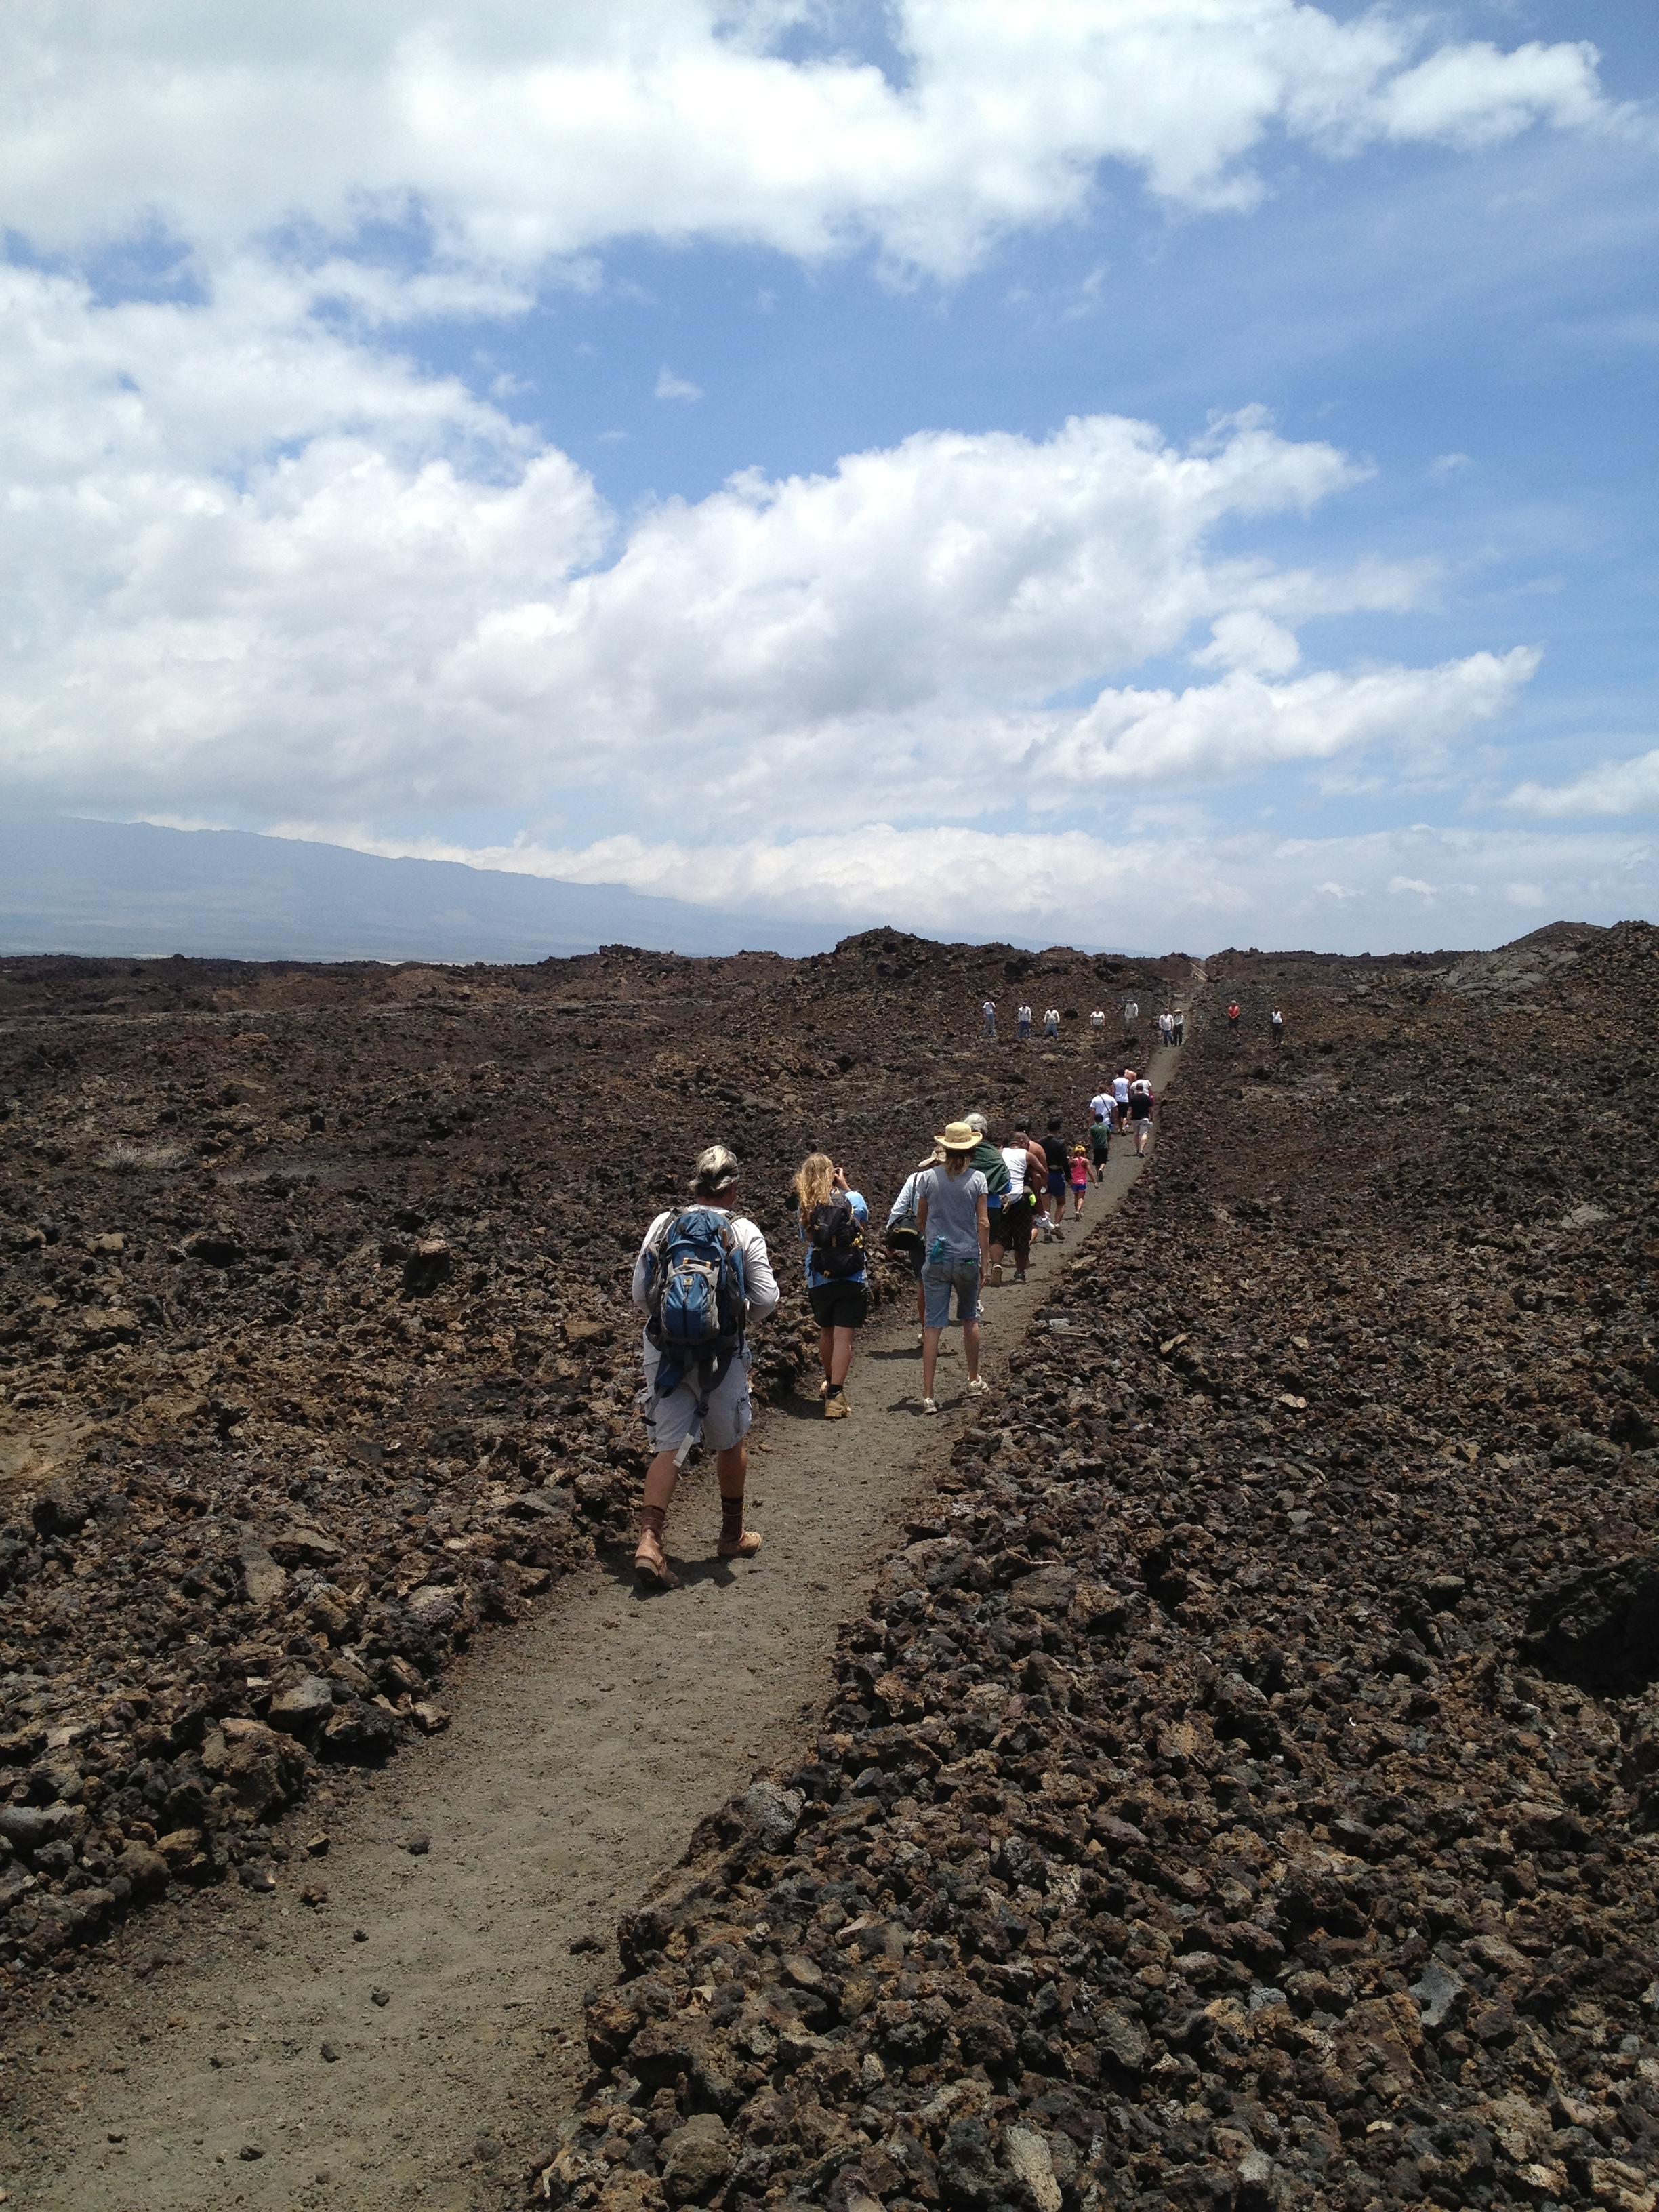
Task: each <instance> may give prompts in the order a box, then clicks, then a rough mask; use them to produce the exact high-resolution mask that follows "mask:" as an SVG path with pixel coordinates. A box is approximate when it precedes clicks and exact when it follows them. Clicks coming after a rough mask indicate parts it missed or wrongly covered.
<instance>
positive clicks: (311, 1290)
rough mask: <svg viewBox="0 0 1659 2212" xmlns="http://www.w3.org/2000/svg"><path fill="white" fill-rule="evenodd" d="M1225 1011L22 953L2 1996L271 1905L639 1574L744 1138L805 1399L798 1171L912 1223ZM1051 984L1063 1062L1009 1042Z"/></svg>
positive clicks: (827, 978)
mask: <svg viewBox="0 0 1659 2212" xmlns="http://www.w3.org/2000/svg"><path fill="white" fill-rule="evenodd" d="M1191 972H1192V970H1191V963H1189V962H1188V961H1186V960H1184V959H1180V958H1176V959H1173V960H1170V961H1165V962H1143V961H1121V962H1120V961H1114V960H1109V959H1108V960H1088V959H1085V958H1084V957H1082V956H1081V955H1079V954H1075V953H1069V952H1064V951H1060V952H1054V953H1052V954H1046V955H1042V956H1036V955H1032V954H1029V953H1024V952H1019V951H1014V950H1013V949H1012V948H1009V947H1006V946H1005V947H989V948H987V947H971V948H969V947H948V946H938V945H927V944H923V943H921V942H920V941H919V940H916V939H909V938H904V937H901V936H898V935H896V934H895V933H891V932H876V933H870V934H868V935H866V936H864V937H861V938H858V939H851V940H849V941H848V943H847V944H845V945H842V946H841V947H839V948H838V949H837V951H836V952H835V953H834V954H833V955H824V956H821V957H817V958H814V959H811V960H807V961H799V962H796V961H787V960H783V959H780V958H777V957H773V956H769V955H748V956H743V957H738V958H736V959H732V960H720V961H689V960H681V959H676V958H672V957H665V956H660V955H655V954H649V953H640V952H635V951H628V950H626V949H623V948H617V949H613V950H611V951H607V952H605V953H602V954H599V955H596V956H594V957H590V958H586V959H579V960H574V961H557V962H554V961H550V962H547V963H543V964H542V965H541V966H539V967H534V968H520V969H501V968H485V967H475V968H469V969H442V970H440V969H426V968H419V967H404V968H391V969H388V968H383V967H379V966H375V965H373V964H368V963H362V964H356V965H349V964H348V965H342V966H336V967H310V966H304V965H300V964H295V963H270V964H252V963H234V962H207V961H197V960H184V959H174V960H154V961H143V962H121V961H94V960H80V959H33V958H32V959H13V960H5V961H0V2003H9V2004H12V2005H21V2006H25V2007H27V2005H29V2004H32V2003H33V2002H36V1996H37V1995H38V1992H36V1995H32V1994H31V1991H32V1990H34V1987H35V1984H37V1983H38V1981H39V1979H40V1974H41V1972H42V1970H46V1982H47V1983H48V1984H52V1985H53V1986H55V1987H58V1988H60V1989H61V1986H62V1984H63V1982H64V1978H72V1976H73V1973H74V1971H75V1962H76V1959H77V1958H78V1957H80V1956H82V1955H83V1953H84V1949H85V1947H87V1946H90V1945H96V1944H97V1943H98V1942H100V1940H101V1939H102V1938H103V1937H104V1936H106V1934H107V1933H108V1931H109V1930H110V1929H112V1927H113V1926H114V1925H115V1924H117V1923H118V1922H119V1921H120V1920H121V1919H122V1918H124V1917H126V1916H128V1915H130V1914H131V1912H132V1911H134V1910H135V1909H137V1907H139V1906H141V1905H142V1904H143V1901H144V1900H145V1899H146V1898H147V1897H149V1896H151V1895H154V1894H156V1893H161V1892H164V1891H166V1890H167V1888H168V1887H170V1886H172V1887H177V1886H178V1885H181V1884H185V1885H187V1884H191V1883H199V1882H206V1881H213V1880H215V1879H217V1878H219V1877H221V1876H222V1875H226V1874H228V1873H230V1874H234V1875H238V1876H239V1877H240V1879H242V1880H243V1881H246V1882H247V1883H248V1884H250V1886H252V1887H255V1888H264V1889H268V1888H270V1887H271V1886H272V1884H273V1882H274V1881H275V1880H276V1873H275V1869H276V1867H277V1866H278V1865H279V1864H280V1863H281V1862H282V1861H283V1859H284V1858H285V1857H287V1856H288V1853H289V1844H288V1843H286V1842H285V1841H284V1839H283V1835H282V1833H281V1832H277V1831H276V1829H274V1828H273V1822H274V1821H275V1820H276V1816H277V1814H279V1813H280V1812H281V1811H282V1810H283V1808H285V1807H287V1806H289V1805H291V1804H292V1803H294V1802H295V1800H296V1799H297V1798H299V1797H300V1796H301V1795H302V1794H304V1793H305V1792H306V1791H307V1790H316V1791H317V1792H318V1794H319V1802H324V1793H325V1790H326V1786H327V1785H326V1775H327V1770H328V1769H329V1767H330V1766H331V1765H339V1764H349V1765H362V1764H364V1763H373V1762H375V1761H378V1760H380V1759H384V1758H385V1757H386V1756H387V1755H388V1754H390V1753H392V1752H394V1751H395V1749H396V1747H397V1745H398V1742H399V1741H400V1740H402V1739H403V1738H404V1737H406V1736H407V1735H410V1733H411V1732H412V1731H416V1730H420V1729H426V1730H431V1729H438V1728H441V1727H442V1726H443V1724H444V1722H445V1719H446V1712H445V1708H444V1706H443V1705H442V1703H441V1695H442V1680H443V1669H444V1667H445V1664H446V1662H447V1659H448V1657H449V1655H450V1654H451V1653H452V1652H453V1650H455V1649H456V1648H457V1647H458V1646H460V1645H465V1644H466V1643H467V1642H468V1641H469V1639H471V1638H472V1637H473V1636H474V1635H475V1634H476V1633H477V1631H478V1629H479V1628H480V1627H481V1626H488V1625H489V1624H490V1623H493V1622H499V1621H506V1620H512V1619H513V1617H515V1616H516V1615H518V1614H519V1613H521V1612H522V1611H523V1609H524V1607H526V1605H527V1604H529V1603H531V1602H532V1601H534V1600H535V1599H536V1597H537V1596H538V1595H539V1594H540V1593H542V1592H544V1591H546V1590H549V1589H552V1588H554V1587H556V1583H557V1582H558V1580H559V1578H560V1577H561V1576H562V1575H563V1574H564V1573H565V1572H567V1571H568V1570H569V1569H570V1568H571V1567H572V1566H573V1565H574V1564H576V1563H578V1562H579V1561H581V1560H584V1559H591V1558H592V1556H593V1553H594V1551H595V1548H596V1547H597V1546H600V1545H604V1544H606V1543H609V1542H611V1541H616V1540H617V1539H618V1538H619V1537H621V1536H622V1535H623V1534H625V1532H626V1530H627V1528H628V1527H629V1517H630V1512H631V1508H632V1505H633V1504H634V1502H635V1496H636V1492H637V1485H638V1478H639V1475H640V1473H641V1468H642V1465H643V1455H642V1449H641V1445H642V1431H641V1426H640V1424H639V1421H638V1419H637V1416H636V1413H635V1407H634V1399H635V1393H636V1391H637V1389H638V1387H639V1382H638V1356H637V1348H638V1341H639V1340H638V1334H637V1329H636V1326H635V1316H633V1314H632V1313H631V1311H630V1310H629V1306H628V1281H629V1272H630V1269H631V1266H632V1261H633V1256H634V1254H635V1250H636V1249H637V1246H638V1241H639V1238H640V1237H641V1233H642V1231H643V1229H644V1227H645V1225H646V1224H647V1222H648V1220H649V1218H650V1217H651V1215H652V1214H653V1212H654V1211H656V1210H657V1209H658V1208H659V1206H663V1205H665V1204H667V1203H670V1202H671V1200H673V1199H674V1198H675V1197H676V1196H677V1195H678V1194H679V1193H681V1192H682V1191H683V1190H684V1184H685V1177H686V1176H687V1174H688V1172H689V1169H690V1162H691V1160H692V1158H694V1157H695V1155H696V1152H698V1151H699V1150H700V1149H701V1148H702V1146H704V1145H705V1144H707V1143H708V1142H711V1141H713V1140H714V1139H722V1140H724V1141H725V1142H726V1143H729V1144H731V1145H732V1146H734V1147H735V1149H736V1150H737V1151H738V1153H739V1155H740V1156H741V1157H742V1158H743V1159H744V1161H745V1163H746V1164H747V1165H748V1168H749V1176H748V1181H747V1188H746V1190H745V1193H744V1203H745V1205H746V1206H747V1207H748V1210H749V1211H750V1212H752V1213H753V1214H754V1215H755V1217H756V1218H757V1219H758V1220H759V1221H760V1223H761V1224H762V1225H763V1228H764V1229H765V1230H766V1231H767V1232H768V1234H769V1237H770V1238H771V1241H772V1246H773V1250H774V1254H775V1259H776V1261H777V1266H778V1273H779V1277H780V1279H781V1281H782V1282H783V1283H784V1284H785V1285H786V1288H787V1301H786V1305H785V1307H784V1310H783V1311H782V1313H781V1315H780V1316H779V1318H778V1320H777V1321H776V1322H773V1323H770V1324H769V1325H768V1327H767V1328H766V1330H765V1331H764V1333H763V1334H757V1352H758V1360H757V1389H758V1390H759V1391H760V1392H761V1394H762V1395H766V1394H768V1393H770V1394H774V1395H775V1394H777V1393H779V1392H781V1391H785V1390H787V1389H789V1387H790V1385H791V1383H792V1382H793V1377H794V1375H795V1373H796V1370H797V1363H798V1360H799V1357H800V1355H801V1353H802V1351H803V1349H804V1348H805V1346H808V1345H810V1344H811V1342H812V1341H813V1340H814V1332H813V1331H812V1328H811V1322H810V1317H809V1316H808V1314H807V1310H806V1307H805V1298H804V1297H803V1295H802V1294H801V1291H800V1288H799V1276H800V1269H799V1257H798V1254H797V1251H796V1249H795V1245H794V1237H793V1227H792V1225H791V1223H790V1220H789V1217H788V1216H787V1213H786V1212H785V1211H784V1207H783V1204H782V1200H783V1197H784V1194H785V1191H786V1188H787V1182H788V1178H789V1176H791V1174H792V1173H793V1170H794V1168H795V1166H796V1165H797V1164H798V1163H799V1159H800V1158H801V1157H802V1156H803V1155H804V1154H805V1152H807V1151H808V1150H810V1149H811V1148H812V1147H813V1146H817V1145H819V1144H824V1145H828V1146H829V1147H830V1148H831V1149H833V1150H834V1152H836V1156H837V1158H841V1159H842V1160H844V1161H845V1163H846V1164H847V1165H848V1168H849V1170H851V1172H852V1174H853V1176H854V1180H855V1182H859V1183H860V1184H861V1185H862V1186H863V1187H864V1188H865V1189H866V1192H867V1193H868V1194H869V1195H870V1198H871V1200H872V1206H877V1207H884V1205H885V1203H886V1201H887V1200H889V1199H890V1196H891V1195H892V1194H893V1193H894V1192H895V1190H896V1188H897V1186H898V1184H899V1182H901V1180H902V1176H903V1175H904V1174H905V1173H906V1172H907V1171H908V1169H909V1168H910V1167H911V1166H912V1165H914V1164H915V1160H916V1158H918V1157H919V1156H920V1151H921V1146H923V1145H924V1144H925V1142H926V1141H927V1139H929V1138H930V1137H931V1133H932V1132H933V1130H934V1129H935V1128H936V1127H939V1126H941V1125H942V1123H943V1121H946V1120H949V1119H951V1118H954V1117H955V1116H956V1115H960V1114H961V1113H963V1112H964V1111H966V1110H968V1109H970V1108H971V1107H973V1106H975V1105H979V1106H982V1107H984V1108H986V1109H987V1110H990V1111H993V1112H996V1113H1006V1111H1007V1110H1008V1109H1010V1108H1011V1107H1012V1106H1013V1105H1014V1104H1016V1103H1018V1104H1019V1105H1021V1106H1029V1107H1030V1108H1033V1109H1036V1110H1038V1111H1042V1110H1045V1109H1047V1107H1048V1104H1049V1103H1050V1102H1051V1101H1053V1102H1054V1103H1059V1104H1061V1105H1064V1106H1065V1107H1066V1108H1067V1109H1068V1110H1071V1111H1073V1112H1076V1113H1077V1114H1078V1115H1079V1118H1080V1115H1081V1109H1082V1103H1083V1102H1084V1101H1085V1099H1086V1097H1087V1096H1088V1094H1089V1091H1090V1089H1091V1087H1092V1085H1093V1083H1094V1081H1095V1080H1096V1079H1097V1066H1098V1060H1099V1052H1098V1048H1097V1047H1096V1046H1095V1045H1094V1044H1093V1043H1092V1042H1091V1039H1090V1037H1089V1035H1088V1026H1089V1025H1088V1013H1089V1011H1090V1008H1091V1006H1094V1005H1096V1004H1101V1005H1104V1006H1108V1007H1111V1006H1114V1005H1115V1001H1116V1000H1117V999H1118V998H1121V996H1123V995H1125V994H1127V993H1129V992H1135V993H1138V994H1139V997H1140V998H1141V999H1142V1000H1143V1001H1144V1002H1145V1003H1146V1007H1147V1011H1148V1012H1149V1013H1150V1012H1151V1009H1152V1003H1153V1001H1154V1000H1155V998H1156V996H1157V994H1158V991H1159V989H1160V988H1161V987H1162V988H1167V987H1171V986H1179V987H1185V985H1186V984H1187V983H1188V981H1189V979H1190V975H1191ZM1016 986H1018V987H1021V988H1023V989H1024V991H1025V992H1026V993H1027V994H1029V995H1033V996H1040V997H1041V998H1042V1000H1043V1002H1044V1003H1045V1004H1048V1003H1053V1004H1056V1005H1059V1006H1061V1008H1062V1009H1063V1010H1064V1012H1065V1014H1066V1022H1065V1026H1064V1032H1063V1036H1062V1039H1061V1041H1060V1042H1059V1043H1058V1044H1057V1045H1053V1046H1048V1045H1039V1046H1036V1047H1033V1048H1030V1049H1028V1050H1026V1051H1024V1052H1022V1051H1021V1050H1020V1049H1019V1048H1017V1047H1015V1046H1012V1045H1010V1044H1006V1043H1004V1044H1000V1045H997V1046H994V1047H987V1046H985V1045H983V1044H982V1043H981V1041H980V1039H979V1036H978V1030H979V1026H980V1020H979V1006H980V1001H981V999H982V997H983V996H984V995H985V994H986V992H987V989H988V990H991V991H993V992H994V993H996V994H1002V993H1004V992H1007V993H1009V994H1012V993H1013V991H1014V989H1015V987H1016ZM906 1284H907V1286H908V1278H907V1279H906ZM303 1867H304V1861H303V1858H302V1857H301V1869H300V1872H301V1876H302V1875H303Z"/></svg>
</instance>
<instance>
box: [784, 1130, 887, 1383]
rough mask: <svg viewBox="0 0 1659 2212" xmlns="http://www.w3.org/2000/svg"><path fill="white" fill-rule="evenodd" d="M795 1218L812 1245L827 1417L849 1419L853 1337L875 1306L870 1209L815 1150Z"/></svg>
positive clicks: (809, 1274)
mask: <svg viewBox="0 0 1659 2212" xmlns="http://www.w3.org/2000/svg"><path fill="white" fill-rule="evenodd" d="M794 1196H795V1206H796V1215H795V1218H796V1221H797V1223H798V1225H799V1231H800V1240H801V1242H802V1243H803V1244H805V1247H806V1297H807V1301H808V1303H809V1304H810V1305H811V1309H812V1318H813V1319H814V1320H815V1321H816V1322H817V1325H818V1359H819V1362H820V1364H822V1366H823V1382H822V1383H820V1384H819V1386H818V1395H819V1397H820V1398H822V1399H823V1418H824V1419H825V1420H826V1421H844V1420H845V1419H846V1418H847V1416H848V1413H850V1412H851V1411H852V1408H851V1407H850V1406H849V1405H848V1402H847V1389H846V1384H847V1371H848V1368H850V1367H851V1365H852V1364H853V1339H854V1336H855V1335H856V1334H858V1332H859V1330H860V1328H863V1326H864V1323H865V1321H866V1318H867V1316H868V1315H869V1311H870V1291H869V1285H868V1284H867V1282H866V1277H865V1251H864V1231H865V1229H866V1225H867V1224H868V1222H869V1219H870V1209H869V1207H868V1206H866V1203H865V1201H864V1200H863V1198H862V1197H861V1196H860V1194H859V1193H858V1192H857V1191H855V1190H852V1189H849V1188H848V1182H847V1173H846V1170H845V1169H843V1168H838V1167H837V1166H836V1163H835V1162H834V1160H832V1159H831V1158H830V1157H829V1153H828V1152H811V1153H809V1154H808V1155H807V1157H806V1158H805V1159H804V1160H803V1161H802V1162H801V1164H800V1168H799V1172H798V1173H797V1175H796V1176H795V1191H794Z"/></svg>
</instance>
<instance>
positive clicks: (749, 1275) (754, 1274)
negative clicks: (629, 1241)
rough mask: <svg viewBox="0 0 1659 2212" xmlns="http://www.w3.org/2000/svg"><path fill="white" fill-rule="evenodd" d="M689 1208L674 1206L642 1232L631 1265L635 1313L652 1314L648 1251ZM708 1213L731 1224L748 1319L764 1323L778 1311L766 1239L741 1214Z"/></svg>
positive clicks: (719, 1210) (719, 1209)
mask: <svg viewBox="0 0 1659 2212" xmlns="http://www.w3.org/2000/svg"><path fill="white" fill-rule="evenodd" d="M689 1211H690V1207H688V1206H674V1207H673V1208H672V1209H671V1211H670V1212H666V1213H659V1215H658V1216H657V1218H656V1219H655V1220H654V1221H653V1223H652V1225H651V1226H650V1227H649V1229H647V1231H646V1232H645V1241H644V1243H642V1244H641V1246H640V1255H639V1257H638V1259H637V1260H635V1262H634V1289H633V1299H634V1308H635V1312H637V1313H642V1314H648V1313H649V1312H650V1310H651V1296H650V1284H651V1267H650V1262H651V1247H652V1245H653V1243H654V1242H655V1240H656V1239H657V1237H659V1236H660V1235H661V1233H662V1231H664V1229H665V1228H666V1227H667V1225H668V1224H669V1223H670V1222H671V1220H673V1218H674V1217H675V1215H676V1214H679V1213H684V1212H689ZM708 1211H709V1212H711V1213H720V1214H723V1215H724V1216H725V1218H726V1220H727V1221H729V1222H730V1223H731V1225H732V1235H733V1236H734V1237H736V1238H737V1240H738V1249H739V1250H740V1251H741V1252H742V1254H743V1268H744V1282H745V1284H746V1285H747V1287H748V1291H749V1319H750V1321H751V1322H757V1321H764V1320H765V1319H766V1317H767V1316H768V1315H769V1314H773V1313H775V1312H776V1311H777V1310H778V1279H777V1277H776V1276H775V1274H774V1273H772V1261H771V1259H770V1256H769V1254H768V1252H767V1249H766V1239H765V1238H764V1237H763V1236H762V1235H761V1233H760V1231H759V1230H758V1229H757V1228H756V1226H755V1225H754V1223H753V1222H752V1221H750V1220H748V1219H746V1218H744V1215H742V1214H741V1213H726V1209H725V1208H724V1207H723V1206H710V1207H709V1208H708Z"/></svg>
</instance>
